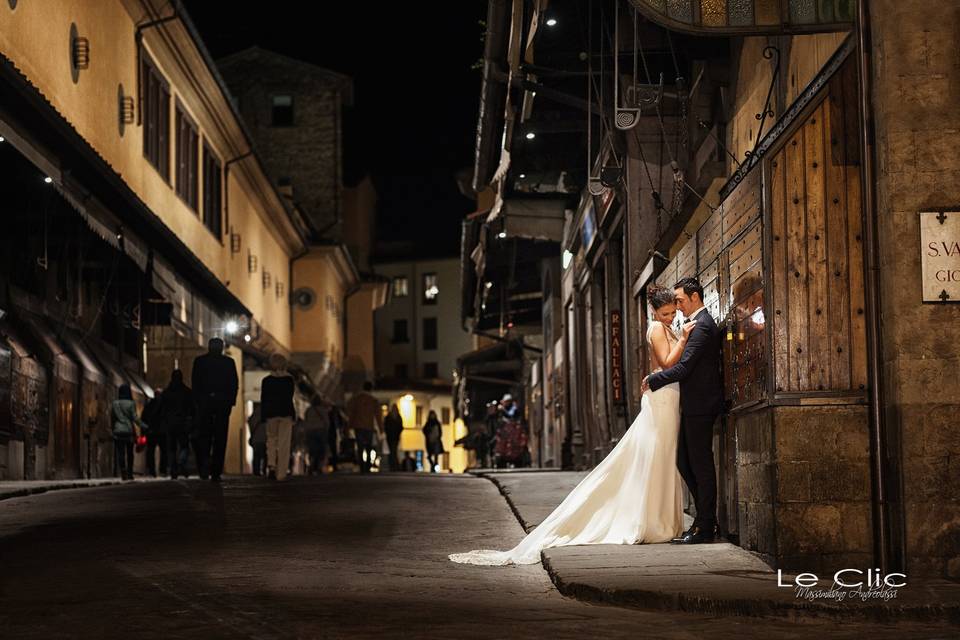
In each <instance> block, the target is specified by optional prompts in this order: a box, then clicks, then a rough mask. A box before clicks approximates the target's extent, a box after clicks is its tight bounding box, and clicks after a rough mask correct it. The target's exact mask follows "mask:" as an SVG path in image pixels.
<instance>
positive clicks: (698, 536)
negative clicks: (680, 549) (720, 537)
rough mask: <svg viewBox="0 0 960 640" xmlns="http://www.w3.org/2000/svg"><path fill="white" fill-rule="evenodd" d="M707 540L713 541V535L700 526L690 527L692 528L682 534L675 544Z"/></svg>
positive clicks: (697, 542)
mask: <svg viewBox="0 0 960 640" xmlns="http://www.w3.org/2000/svg"><path fill="white" fill-rule="evenodd" d="M671 542H673V541H671ZM705 542H713V537H712V535H711V534H710V533H707V532H706V531H704V530H703V529H701V528H700V527H690V530H689V531H687V532H686V533H684V534H683V535H682V536H680V538H679V539H678V540H677V541H676V542H674V544H703V543H705Z"/></svg>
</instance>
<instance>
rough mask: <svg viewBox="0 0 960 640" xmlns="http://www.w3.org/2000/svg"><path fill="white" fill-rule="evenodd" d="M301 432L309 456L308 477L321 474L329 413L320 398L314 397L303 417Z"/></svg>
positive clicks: (325, 404)
mask: <svg viewBox="0 0 960 640" xmlns="http://www.w3.org/2000/svg"><path fill="white" fill-rule="evenodd" d="M303 431H304V436H305V437H306V440H307V450H308V452H309V454H310V467H309V473H310V475H317V474H322V473H323V467H324V464H323V461H324V458H326V457H327V442H328V440H329V433H330V411H329V407H328V406H327V403H326V402H324V401H323V398H321V397H320V396H314V397H313V400H312V401H311V403H310V408H309V409H307V411H306V413H305V414H304V415H303Z"/></svg>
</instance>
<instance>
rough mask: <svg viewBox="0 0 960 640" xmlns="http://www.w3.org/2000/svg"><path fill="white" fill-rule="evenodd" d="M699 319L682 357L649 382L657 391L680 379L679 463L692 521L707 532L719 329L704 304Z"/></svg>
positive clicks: (711, 516) (718, 398)
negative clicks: (692, 509)
mask: <svg viewBox="0 0 960 640" xmlns="http://www.w3.org/2000/svg"><path fill="white" fill-rule="evenodd" d="M696 321H697V324H696V326H695V327H694V329H693V331H692V332H691V333H690V337H689V338H687V345H686V347H684V349H683V355H682V356H681V357H680V362H678V363H677V364H675V365H673V366H672V367H670V368H669V369H665V370H663V371H659V372H657V373H654V374H651V375H650V377H649V378H648V380H647V384H648V385H649V386H650V389H651V390H653V391H656V390H657V389H659V388H661V387H663V386H664V385H667V384H670V383H671V382H679V383H680V434H679V437H678V439H677V468H678V469H679V470H680V475H681V476H682V477H683V481H684V482H686V483H687V487H688V488H689V489H690V493H691V494H692V495H693V499H694V502H695V503H696V505H697V517H696V518H695V519H694V521H693V524H694V526H699V527H700V528H701V529H704V530H706V531H708V532H709V531H712V530H713V527H714V525H715V524H717V476H716V470H715V467H714V464H713V423H714V422H715V421H716V419H717V416H718V415H719V414H720V412H721V411H722V410H723V387H722V384H721V381H720V331H719V329H717V324H716V322H714V320H713V317H712V316H711V315H710V314H709V313H708V312H707V310H706V309H704V310H702V311H700V313H699V314H697V315H696Z"/></svg>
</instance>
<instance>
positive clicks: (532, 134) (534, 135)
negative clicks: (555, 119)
mask: <svg viewBox="0 0 960 640" xmlns="http://www.w3.org/2000/svg"><path fill="white" fill-rule="evenodd" d="M536 137H537V134H535V133H534V132H533V131H530V132H528V133H527V135H526V138H527V140H533V139H534V138H536Z"/></svg>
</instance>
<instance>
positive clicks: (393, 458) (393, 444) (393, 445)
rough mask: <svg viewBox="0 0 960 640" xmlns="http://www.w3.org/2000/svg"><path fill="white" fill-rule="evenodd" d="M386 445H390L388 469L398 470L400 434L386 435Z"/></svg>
mask: <svg viewBox="0 0 960 640" xmlns="http://www.w3.org/2000/svg"><path fill="white" fill-rule="evenodd" d="M387 445H388V446H389V447H390V471H400V458H399V456H398V454H399V453H400V434H399V433H397V434H392V435H388V436H387Z"/></svg>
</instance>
